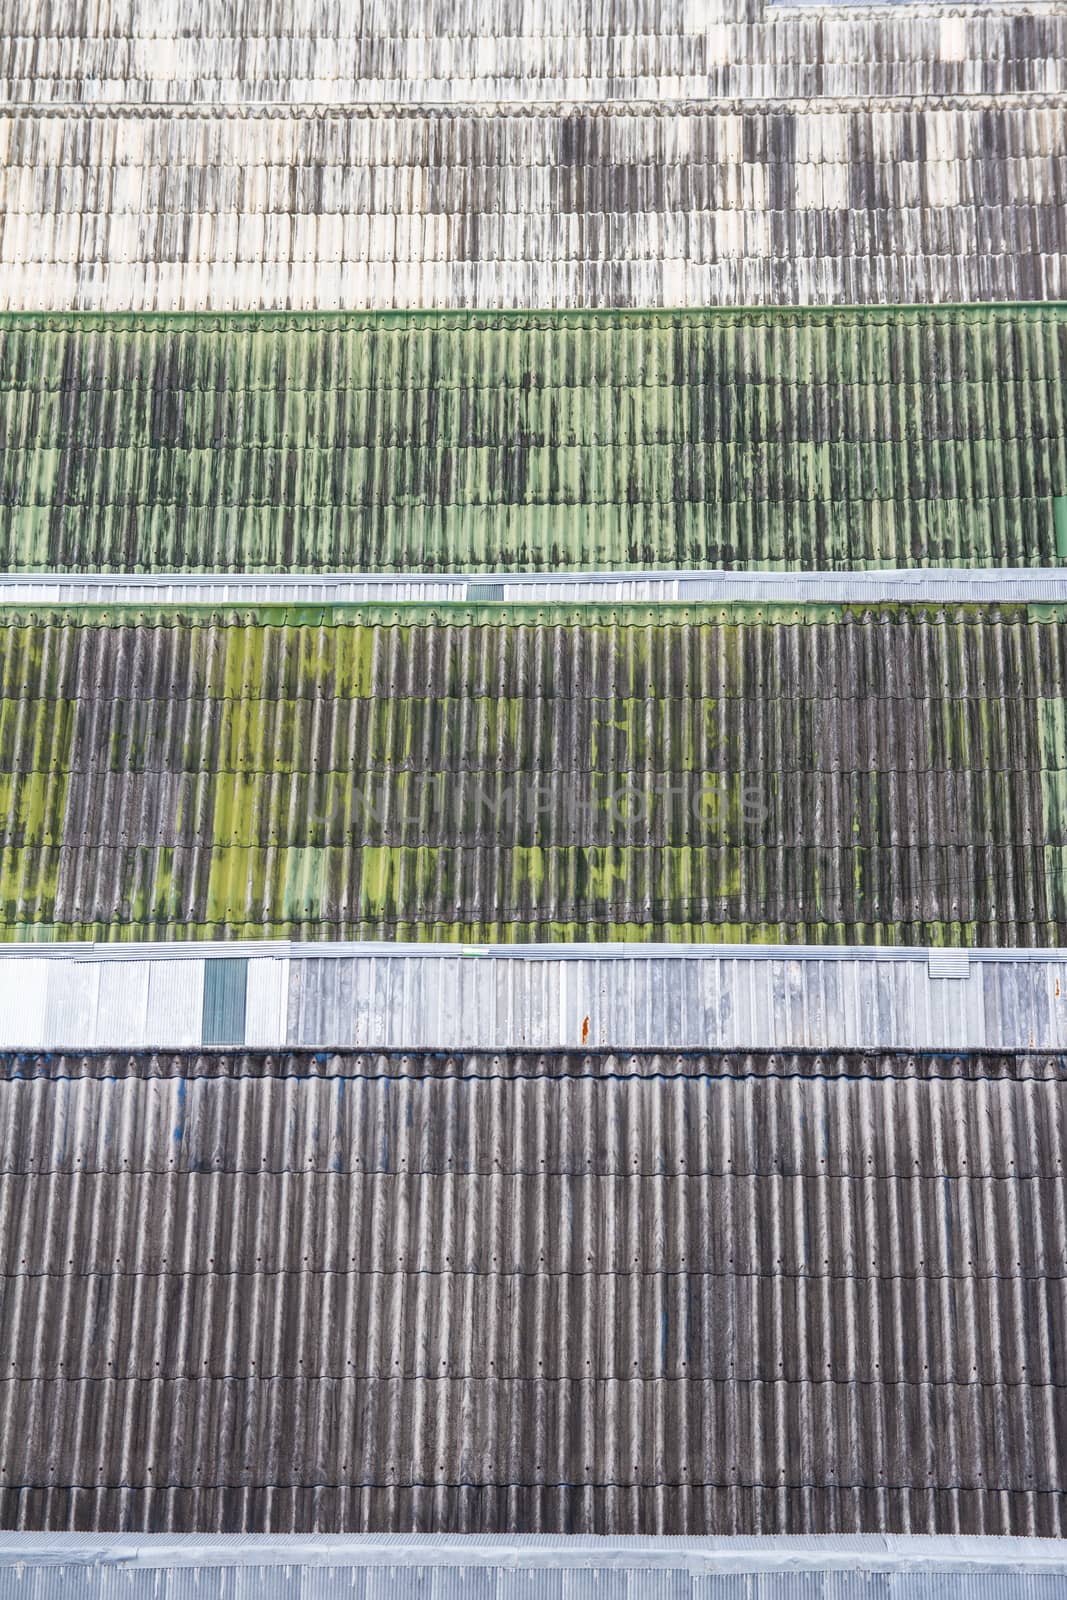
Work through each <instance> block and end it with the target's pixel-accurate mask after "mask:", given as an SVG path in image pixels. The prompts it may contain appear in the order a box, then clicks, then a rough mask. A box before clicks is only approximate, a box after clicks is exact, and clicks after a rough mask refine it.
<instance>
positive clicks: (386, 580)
mask: <svg viewBox="0 0 1067 1600" xmlns="http://www.w3.org/2000/svg"><path fill="white" fill-rule="evenodd" d="M487 588H499V589H503V590H505V591H507V592H506V593H504V594H499V595H487V594H485V593H481V592H479V591H484V590H485V589H487ZM611 588H615V589H618V590H619V591H622V592H620V593H619V594H618V595H617V596H606V595H604V594H603V593H602V592H599V593H596V594H593V595H591V596H590V597H589V598H590V599H591V600H593V601H596V602H602V601H604V600H605V599H607V600H615V599H617V600H619V601H626V600H629V599H634V600H635V601H640V600H642V599H653V600H656V601H672V600H673V601H677V602H678V603H680V604H684V603H686V602H690V603H694V602H708V601H712V602H715V601H720V600H721V601H723V602H730V601H751V600H756V601H758V600H775V601H779V602H781V601H784V602H786V603H788V602H790V601H794V600H795V601H798V602H800V601H813V602H819V601H824V602H834V601H837V602H843V603H848V602H851V601H877V600H901V599H906V600H909V601H915V602H918V603H922V602H923V601H939V600H940V601H945V600H954V599H958V600H983V601H988V602H995V601H998V600H1000V601H1003V602H1005V603H1008V604H1010V603H1020V602H1024V601H1027V600H1043V601H1052V602H1055V601H1061V602H1064V601H1067V569H1064V568H1060V567H989V568H967V567H916V568H872V569H870V570H869V571H851V572H824V571H812V572H807V571H803V570H799V571H798V570H793V569H775V570H772V571H763V570H761V571H751V570H745V571H736V570H731V571H722V570H719V569H692V568H689V569H677V568H671V569H663V570H657V569H649V568H642V569H639V570H633V571H625V570H619V569H612V570H610V571H604V572H596V571H576V572H561V571H553V572H543V573H539V572H514V571H492V572H469V571H468V572H455V573H420V572H409V573H388V572H352V573H343V572H324V573H314V572H309V573H293V572H239V573H236V572H218V573H216V572H191V573H181V572H175V573H95V572H94V573H70V574H67V573H61V574H56V573H38V572H11V573H0V599H4V600H5V601H6V602H7V603H8V604H10V605H32V604H34V603H35V602H36V603H37V604H41V605H78V604H84V605H94V604H96V605H105V604H110V605H122V604H135V603H137V601H139V600H142V599H143V600H145V601H147V600H150V599H152V598H154V597H157V596H162V597H163V599H164V600H165V602H166V603H169V604H174V605H178V604H182V603H186V604H196V603H201V597H203V603H209V604H215V605H249V604H251V605H254V604H257V603H264V604H265V603H271V602H274V603H285V602H286V601H288V600H290V599H292V600H299V601H303V602H304V603H324V604H328V603H330V602H331V601H332V600H335V599H336V600H337V601H345V600H348V601H349V602H350V603H353V602H354V603H358V601H357V600H356V597H355V596H354V594H353V591H356V590H359V589H364V590H367V591H370V593H369V594H368V595H366V596H364V597H363V599H364V600H366V601H377V600H384V601H390V600H395V601H397V602H404V603H412V604H422V603H433V602H436V603H450V602H451V603H457V604H465V603H469V602H471V601H477V602H479V603H489V604H498V605H507V604H512V603H521V602H522V601H523V600H526V599H543V600H551V599H554V598H556V596H557V593H558V595H559V596H560V597H561V598H563V599H566V600H567V601H569V602H570V603H573V604H582V603H583V597H582V594H581V593H580V591H582V590H586V589H587V590H596V591H603V590H605V589H611ZM671 588H673V589H675V590H676V591H677V592H676V593H674V594H669V595H665V594H663V593H662V591H663V590H664V589H671ZM641 589H644V590H648V591H653V592H651V593H649V594H645V595H640V594H633V595H631V594H630V593H628V592H627V591H631V590H641ZM413 590H417V591H419V593H417V594H413V593H411V592H410V591H413ZM219 591H221V592H219ZM457 591H459V592H458V593H457ZM545 591H547V593H546V592H545ZM574 591H579V592H577V593H575V592H574Z"/></svg>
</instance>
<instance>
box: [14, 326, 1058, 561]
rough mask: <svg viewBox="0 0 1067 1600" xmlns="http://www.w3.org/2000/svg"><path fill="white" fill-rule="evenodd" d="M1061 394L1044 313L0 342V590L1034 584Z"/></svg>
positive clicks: (79, 336) (35, 331) (1054, 477)
mask: <svg viewBox="0 0 1067 1600" xmlns="http://www.w3.org/2000/svg"><path fill="white" fill-rule="evenodd" d="M1065 394H1067V313H1065V311H1064V308H1063V307H1059V306H1056V307H1054V306H1044V307H1034V306H1025V307H1017V308H999V309H981V308H971V309H966V310H934V309H930V310H924V311H915V310H892V309H873V308H872V309H870V310H867V311H854V310H849V311H835V312H825V311H802V312H801V311H773V312H764V313H759V312H757V313H744V312H723V311H719V312H703V313H701V312H689V313H668V312H662V313H659V314H652V315H638V314H632V313H631V314H626V313H596V312H592V313H573V314H556V315H553V314H551V313H537V314H536V315H535V314H529V315H525V316H509V317H496V318H494V317H491V316H488V315H481V316H479V315H473V314H470V313H458V314H443V313H438V314H431V313H425V314H410V315H380V314H379V315H368V314H362V315H360V314H349V315H347V316H333V317H315V318H309V317H299V316H262V317H258V318H256V317H251V318H250V317H241V316H233V317H225V318H217V317H210V318H205V319H201V318H196V317H189V316H185V317H180V316H174V317H169V318H167V317H162V318H147V317H141V318H132V317H123V318H103V317H92V316H83V317H77V316H73V317H71V316H68V317H63V318H61V317H58V316H56V317H50V318H47V319H45V318H40V319H36V318H26V317H8V318H6V319H4V320H3V321H0V450H2V463H3V465H2V476H0V568H3V569H9V570H15V569H17V570H37V571H56V570H59V571H77V570H79V569H80V570H82V571H90V572H105V571H106V572H111V571H114V572H123V571H127V572H154V571H195V570H200V569H206V570H216V571H217V570H223V571H235V572H248V571H255V570H257V569H261V570H262V569H266V570H275V571H293V570H305V571H316V570H318V571H326V572H334V571H344V570H348V571H353V570H354V571H368V572H371V571H391V572H397V573H404V574H407V573H411V572H413V571H414V572H454V571H472V570H473V571H477V570H478V569H482V570H490V571H492V570H498V571H499V570H509V569H519V568H526V569H533V570H548V571H557V572H558V571H561V570H566V569H568V568H570V569H581V570H589V569H590V568H594V567H598V566H599V567H603V568H606V569H609V570H618V569H620V568H626V567H630V568H650V567H651V568H655V567H664V568H669V569H675V568H702V567H715V568H724V567H739V568H745V567H777V568H789V567H794V568H797V567H799V568H804V567H808V568H814V569H817V570H827V569H838V570H855V569H857V568H864V567H876V566H889V567H907V566H926V565H933V566H947V565H955V566H971V565H976V566H981V565H993V566H1011V567H1020V566H1026V565H1031V564H1032V565H1047V564H1050V563H1053V562H1054V561H1055V560H1056V559H1057V537H1056V525H1055V515H1054V503H1055V500H1056V498H1057V497H1061V496H1067V403H1065V399H1064V396H1065ZM1063 505H1064V508H1065V510H1067V498H1065V499H1064V500H1063ZM1065 538H1067V530H1065Z"/></svg>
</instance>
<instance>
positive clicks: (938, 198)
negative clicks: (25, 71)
mask: <svg viewBox="0 0 1067 1600" xmlns="http://www.w3.org/2000/svg"><path fill="white" fill-rule="evenodd" d="M0 152H2V153H3V158H4V159H3V164H2V166H0V213H2V217H3V229H2V234H0V309H8V310H31V309H40V310H61V311H64V312H66V311H69V310H71V309H72V308H73V309H84V310H92V309H99V310H115V311H135V310H179V309H184V310H205V309H211V310H225V309H234V308H236V309H240V310H245V311H249V310H258V309H268V308H277V309H289V310H308V309H324V310H330V309H337V308H339V307H344V308H348V309H358V308H360V307H364V306H368V307H374V308H389V307H420V306H422V307H439V306H459V307H482V308H497V307H523V306H525V307H531V308H535V307H552V308H557V309H558V308H562V307H570V306H579V307H580V306H591V307H608V306H662V305H692V306H706V305H716V304H722V305H753V304H763V303H768V304H779V303H781V304H834V303H846V304H859V303H879V302H884V301H890V302H897V303H906V302H916V301H918V302H929V301H933V302H960V301H996V300H1000V301H1013V300H1019V299H1024V300H1056V299H1062V298H1067V232H1065V230H1067V221H1065V218H1067V188H1065V183H1067V179H1065V176H1064V174H1065V172H1067V115H1065V111H1064V100H1063V96H1062V95H1061V94H1053V95H1035V96H1029V97H1027V96H1001V97H997V96H991V97H982V96H974V97H967V96H964V97H959V98H956V99H945V100H939V101H930V100H926V99H899V100H885V101H879V102H876V103H874V104H872V103H871V102H870V101H869V100H868V99H866V98H864V99H860V100H842V101H817V102H810V101H808V100H806V99H798V100H795V101H792V102H788V101H785V102H783V101H772V102H761V103H757V102H751V101H747V102H740V101H735V102H729V101H720V102H716V103H713V104H711V105H709V104H708V103H707V102H706V101H702V102H698V103H696V104H693V105H685V106H683V105H677V106H665V105H663V104H659V103H655V104H652V105H645V106H641V105H637V104H632V105H627V106H625V107H621V106H609V107H600V108H592V107H585V108H578V109H575V108H569V109H565V110H549V109H535V110H527V111H520V110H516V109H513V108H512V109H508V108H506V107H505V108H499V107H496V108H485V109H469V108H468V109H450V108H435V109H425V108H423V109H401V110H391V111H389V112H384V113H379V112H377V111H374V110H365V109H363V110H361V109H358V108H357V109H351V110H349V111H341V110H328V109H327V110H315V111H314V112H313V113H308V114H301V113H299V112H291V111H287V110H280V109H275V110H273V111H272V110H270V109H269V108H266V109H265V108H259V109H257V108H251V109H249V108H243V109H241V110H240V111H233V112H221V113H220V112H215V111H212V110H210V109H208V108H204V110H203V111H202V112H192V113H188V114H186V113H182V112H174V111H171V110H169V109H167V110H164V109H156V110H143V111H136V112H130V113H125V112H117V111H110V112H109V111H91V110H82V109H75V108H72V109H70V110H69V111H62V112H60V111H56V112H54V113H49V114H47V115H45V114H41V113H39V112H33V111H20V110H17V109H16V110H13V111H10V112H8V113H7V114H5V115H2V116H0Z"/></svg>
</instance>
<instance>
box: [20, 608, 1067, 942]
mask: <svg viewBox="0 0 1067 1600" xmlns="http://www.w3.org/2000/svg"><path fill="white" fill-rule="evenodd" d="M434 616H435V614H434V613H432V612H430V611H429V610H426V609H423V610H419V609H418V608H412V609H411V610H409V611H406V612H405V611H403V610H400V609H397V608H388V607H381V608H378V610H377V611H376V610H375V609H374V608H373V607H367V608H364V609H362V610H361V609H359V608H355V609H352V610H350V611H347V612H346V611H345V610H344V608H340V607H338V608H334V609H328V610H324V611H321V612H314V611H306V612H300V611H299V609H298V608H294V609H292V610H291V611H288V612H286V611H277V612H272V611H269V610H266V611H263V612H261V613H245V614H243V615H242V614H229V615H224V614H217V613H211V612H205V613H203V614H186V615H182V614H179V613H175V612H173V611H168V610H161V611H160V612H159V613H157V614H156V615H154V616H153V615H152V614H151V613H149V612H147V611H145V612H140V611H139V612H134V613H130V614H127V615H126V616H124V615H123V614H122V613H119V612H112V613H107V612H97V613H94V612H91V611H83V612H71V613H62V614H61V613H55V614H41V615H35V614H33V613H29V612H27V613H19V614H16V615H15V616H13V617H9V621H8V625H7V626H6V627H5V629H4V630H3V635H2V639H0V761H2V773H3V777H2V784H0V796H2V799H3V813H4V814H5V815H6V818H7V821H6V831H5V841H6V842H5V845H4V848H3V853H2V856H0V909H2V916H3V924H2V929H0V932H2V934H3V936H4V937H6V938H7V939H16V938H27V937H35V938H46V939H47V938H89V939H92V938H101V939H136V938H146V937H147V938H154V937H158V938H161V939H174V938H205V937H209V938H210V937H227V938H234V937H237V938H240V937H247V938H256V937H268V938H269V937H283V938H284V937H289V936H295V937H299V938H311V939H338V938H341V939H343V938H357V939H360V938H397V939H405V938H412V939H446V940H465V941H471V940H474V941H478V940H490V941H492V940H499V941H503V942H516V941H524V940H537V939H548V940H553V939H574V938H577V939H582V938H585V939H593V940H596V939H599V940H612V939H624V940H625V939H631V940H633V939H649V938H653V939H680V940H694V941H705V942H708V941H711V942H738V941H743V940H763V941H768V940H770V941H782V942H801V943H803V942H805V941H812V942H819V943H838V944H873V943H902V944H909V943H910V944H923V945H928V944H961V945H962V944H969V945H980V946H986V945H988V946H998V945H1005V946H1011V945H1039V946H1050V947H1051V946H1058V945H1062V944H1065V943H1067V898H1065V895H1067V880H1065V876H1064V868H1065V859H1067V858H1065V848H1067V732H1065V724H1064V707H1065V693H1064V690H1065V684H1067V654H1065V645H1067V626H1065V624H1064V622H1063V621H1062V620H1060V619H1059V617H1058V614H1057V613H1056V612H1055V611H1054V610H1052V609H1051V608H1047V609H1046V610H1044V611H1042V610H1041V608H1029V609H1027V608H1024V607H1010V606H1005V607H1000V608H987V609H980V608H975V607H969V608H968V607H963V608H960V609H958V610H952V609H948V608H941V609H938V608H933V607H927V608H923V607H885V608H870V609H859V608H857V609H856V610H854V611H853V610H850V609H849V608H847V607H840V608H831V607H824V608H819V607H810V608H801V607H795V608H781V609H779V610H778V611H775V610H773V609H771V608H762V609H760V608H749V609H747V610H746V608H744V607H737V608H734V609H731V610H725V609H720V610H718V611H715V610H712V609H711V608H705V609H704V610H703V611H701V610H700V608H694V607H691V608H688V609H686V610H683V609H682V608H674V609H673V610H672V609H670V608H667V609H664V608H659V609H658V610H657V609H656V608H654V607H648V608H644V609H642V608H638V607H631V608H629V609H628V610H624V609H622V608H612V609H604V610H603V611H602V612H599V613H598V612H597V610H596V608H595V607H583V608H580V609H579V610H578V611H577V612H574V611H571V612H568V611H567V608H557V609H556V610H555V611H553V610H551V609H550V608H547V607H541V608H533V607H531V608H529V609H528V611H526V612H523V611H522V610H521V609H519V608H512V609H510V610H508V611H506V612H501V611H500V610H499V608H497V609H495V610H494V609H493V608H487V609H486V610H485V611H484V612H482V613H479V612H478V611H477V608H471V609H469V610H466V611H464V610H463V609H462V608H459V607H456V608H453V609H452V610H451V611H442V612H441V613H439V614H438V620H434ZM502 617H506V619H507V620H504V621H502V620H501V618H502Z"/></svg>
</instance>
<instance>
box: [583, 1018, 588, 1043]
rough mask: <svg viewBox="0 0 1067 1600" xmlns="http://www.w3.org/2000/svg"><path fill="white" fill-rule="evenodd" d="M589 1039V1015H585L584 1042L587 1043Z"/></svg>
mask: <svg viewBox="0 0 1067 1600" xmlns="http://www.w3.org/2000/svg"><path fill="white" fill-rule="evenodd" d="M588 1039H589V1018H588V1017H583V1018H582V1043H583V1044H586V1043H587V1042H588Z"/></svg>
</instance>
